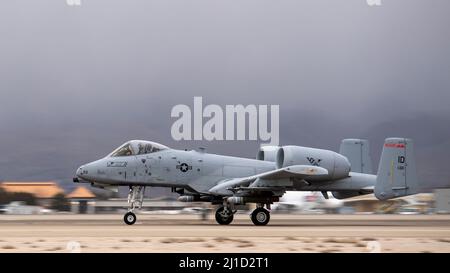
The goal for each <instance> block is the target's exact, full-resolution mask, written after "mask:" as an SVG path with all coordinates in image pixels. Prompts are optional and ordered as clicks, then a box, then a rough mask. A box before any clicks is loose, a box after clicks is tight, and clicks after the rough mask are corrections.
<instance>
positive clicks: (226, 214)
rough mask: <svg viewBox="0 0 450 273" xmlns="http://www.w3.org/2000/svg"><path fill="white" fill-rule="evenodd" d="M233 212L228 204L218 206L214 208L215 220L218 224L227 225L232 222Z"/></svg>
mask: <svg viewBox="0 0 450 273" xmlns="http://www.w3.org/2000/svg"><path fill="white" fill-rule="evenodd" d="M234 213H235V212H233V211H232V209H231V208H230V207H229V206H220V207H219V208H218V209H217V210H216V221H217V223H219V225H229V224H230V223H231V222H233V218H234V217H233V215H234Z"/></svg>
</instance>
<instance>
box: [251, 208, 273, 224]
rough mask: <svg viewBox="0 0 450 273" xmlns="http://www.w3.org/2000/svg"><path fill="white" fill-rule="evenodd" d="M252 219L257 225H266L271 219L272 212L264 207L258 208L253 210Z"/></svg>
mask: <svg viewBox="0 0 450 273" xmlns="http://www.w3.org/2000/svg"><path fill="white" fill-rule="evenodd" d="M251 219H252V222H253V224H255V226H265V225H267V223H269V221H270V212H269V211H268V210H266V209H264V208H257V209H255V210H254V211H253V212H252V215H251Z"/></svg>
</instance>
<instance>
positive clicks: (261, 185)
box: [209, 165, 328, 195]
mask: <svg viewBox="0 0 450 273" xmlns="http://www.w3.org/2000/svg"><path fill="white" fill-rule="evenodd" d="M322 175H328V171H327V170H326V169H324V168H322V167H319V166H309V165H293V166H289V167H284V168H280V169H276V170H273V171H268V172H264V173H260V174H256V175H252V176H248V177H240V178H232V179H227V180H224V181H222V182H219V183H218V184H217V185H216V186H214V187H212V188H211V189H210V190H209V192H210V193H211V194H214V195H232V194H233V191H235V190H254V191H258V190H259V191H268V190H274V189H278V190H279V189H280V187H283V183H282V182H281V181H282V180H286V179H290V178H297V179H305V178H308V177H312V176H322Z"/></svg>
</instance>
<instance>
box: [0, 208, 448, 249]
mask: <svg viewBox="0 0 450 273" xmlns="http://www.w3.org/2000/svg"><path fill="white" fill-rule="evenodd" d="M209 218H210V219H208V220H207V221H201V220H200V217H199V216H198V215H148V214H139V215H138V221H137V222H136V224H135V225H133V226H127V225H125V224H124V223H123V221H122V215H119V214H117V215H116V214H114V215H69V214H68V215H30V216H14V215H0V252H71V251H75V252H78V251H81V252H450V216H449V215H282V214H273V215H272V218H271V222H270V223H269V225H267V226H264V227H258V226H254V225H253V224H252V223H251V221H250V219H249V217H248V215H245V214H239V215H236V219H235V221H234V222H233V223H232V224H231V225H229V226H220V225H218V224H216V223H215V221H214V220H213V217H212V215H211V216H210V217H209ZM74 246H75V247H74Z"/></svg>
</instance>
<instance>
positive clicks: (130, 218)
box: [123, 211, 136, 225]
mask: <svg viewBox="0 0 450 273" xmlns="http://www.w3.org/2000/svg"><path fill="white" fill-rule="evenodd" d="M123 220H124V221H125V224H127V225H132V224H134V223H135V222H136V214H134V213H132V212H131V211H129V212H127V213H125V216H123Z"/></svg>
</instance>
